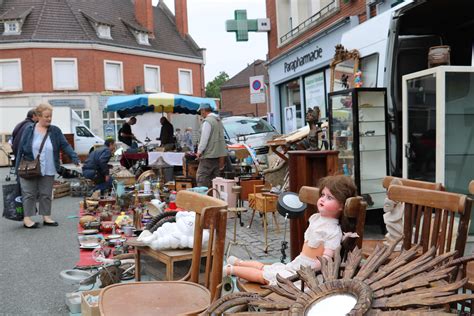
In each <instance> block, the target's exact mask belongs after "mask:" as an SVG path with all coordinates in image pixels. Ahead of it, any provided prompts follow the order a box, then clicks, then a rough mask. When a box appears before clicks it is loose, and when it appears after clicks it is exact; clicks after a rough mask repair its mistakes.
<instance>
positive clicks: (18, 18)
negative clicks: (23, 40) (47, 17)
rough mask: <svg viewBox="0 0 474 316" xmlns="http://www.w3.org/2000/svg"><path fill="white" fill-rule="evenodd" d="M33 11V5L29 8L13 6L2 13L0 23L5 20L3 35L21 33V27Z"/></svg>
mask: <svg viewBox="0 0 474 316" xmlns="http://www.w3.org/2000/svg"><path fill="white" fill-rule="evenodd" d="M31 11H33V7H31V8H27V9H25V8H14V7H12V8H11V9H10V10H8V11H6V12H5V13H4V14H2V15H1V16H0V23H2V22H3V27H4V30H3V35H20V34H21V27H22V26H23V23H25V20H26V18H27V17H28V15H29V14H30V13H31Z"/></svg>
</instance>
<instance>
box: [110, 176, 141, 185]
mask: <svg viewBox="0 0 474 316" xmlns="http://www.w3.org/2000/svg"><path fill="white" fill-rule="evenodd" d="M115 180H117V181H118V182H122V183H123V184H124V185H133V184H135V182H136V180H135V177H134V176H131V177H115Z"/></svg>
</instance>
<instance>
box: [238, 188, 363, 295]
mask: <svg viewBox="0 0 474 316" xmlns="http://www.w3.org/2000/svg"><path fill="white" fill-rule="evenodd" d="M299 199H300V200H301V201H302V202H304V203H306V204H311V205H314V206H316V205H317V203H318V199H319V189H318V188H314V187H309V186H303V187H301V189H300V191H299ZM366 209H367V203H366V202H365V201H364V200H363V198H362V197H360V196H357V197H352V198H349V199H347V201H346V204H345V205H344V214H345V215H346V216H347V217H349V218H351V219H353V220H355V232H356V233H357V234H358V235H359V237H357V239H356V246H357V247H359V248H361V247H362V240H363V238H364V225H365V215H366ZM348 250H349V249H341V256H342V257H344V255H345V254H346V253H347V252H348ZM261 286H262V285H261V284H259V283H253V282H248V281H246V280H243V279H240V278H238V279H237V287H238V288H239V290H240V291H242V292H252V293H260V294H262V293H264V292H265V289H262V287H261ZM275 295H276V294H275Z"/></svg>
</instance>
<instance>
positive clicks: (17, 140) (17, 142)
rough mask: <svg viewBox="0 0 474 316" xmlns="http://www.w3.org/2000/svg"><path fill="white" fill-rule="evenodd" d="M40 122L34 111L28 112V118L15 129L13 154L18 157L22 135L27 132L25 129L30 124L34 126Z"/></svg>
mask: <svg viewBox="0 0 474 316" xmlns="http://www.w3.org/2000/svg"><path fill="white" fill-rule="evenodd" d="M36 121H38V118H37V117H36V113H35V110H34V109H31V110H29V111H28V114H26V118H25V119H24V120H23V121H21V122H20V123H18V124H17V125H16V126H15V128H14V129H13V132H12V150H13V154H14V155H15V156H16V154H17V151H18V145H20V140H21V135H22V134H23V131H24V130H25V127H26V126H28V124H32V123H34V122H36Z"/></svg>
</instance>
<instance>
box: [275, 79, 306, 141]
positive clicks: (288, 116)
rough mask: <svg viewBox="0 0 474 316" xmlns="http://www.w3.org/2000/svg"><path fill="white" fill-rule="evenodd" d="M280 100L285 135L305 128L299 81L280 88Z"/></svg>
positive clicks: (285, 84) (296, 80) (293, 81)
mask: <svg viewBox="0 0 474 316" xmlns="http://www.w3.org/2000/svg"><path fill="white" fill-rule="evenodd" d="M280 100H281V109H282V113H281V117H282V126H283V133H290V132H292V131H294V130H296V129H298V128H300V127H303V126H304V125H305V122H304V113H303V112H304V109H303V108H302V105H301V97H300V83H299V79H295V80H292V81H290V82H287V83H284V84H282V85H281V86H280ZM287 108H288V109H287Z"/></svg>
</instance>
